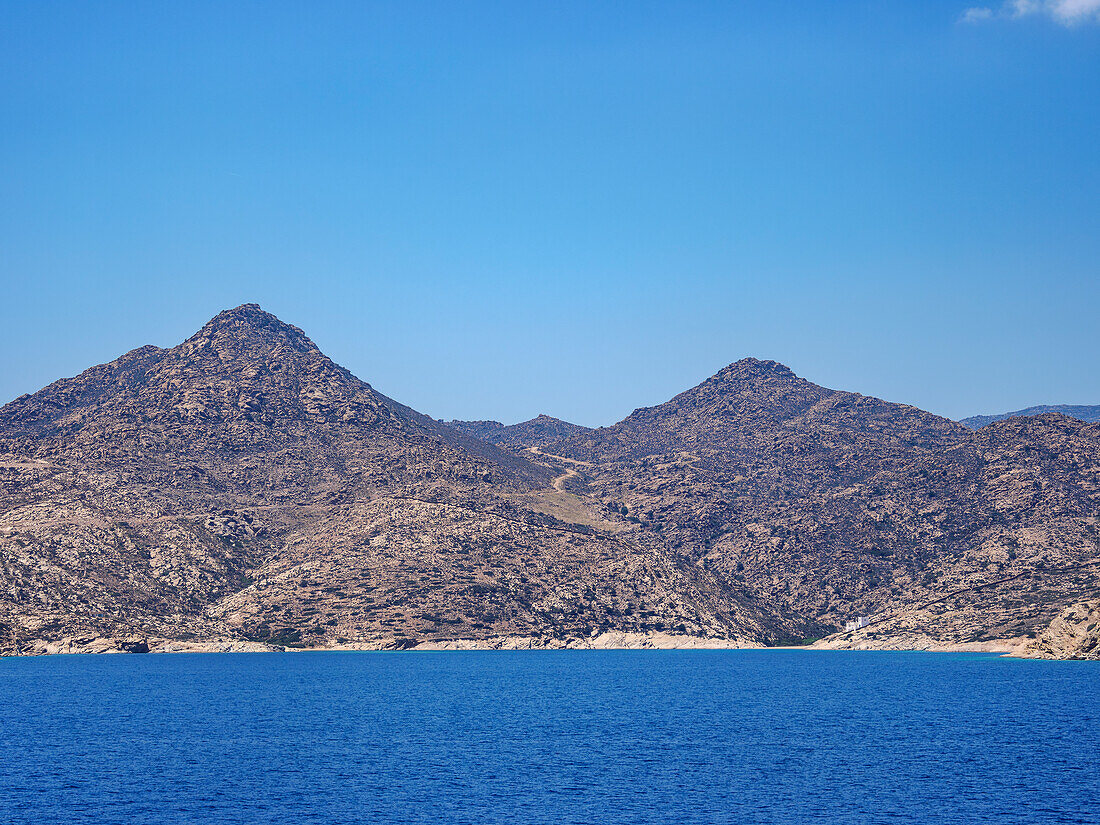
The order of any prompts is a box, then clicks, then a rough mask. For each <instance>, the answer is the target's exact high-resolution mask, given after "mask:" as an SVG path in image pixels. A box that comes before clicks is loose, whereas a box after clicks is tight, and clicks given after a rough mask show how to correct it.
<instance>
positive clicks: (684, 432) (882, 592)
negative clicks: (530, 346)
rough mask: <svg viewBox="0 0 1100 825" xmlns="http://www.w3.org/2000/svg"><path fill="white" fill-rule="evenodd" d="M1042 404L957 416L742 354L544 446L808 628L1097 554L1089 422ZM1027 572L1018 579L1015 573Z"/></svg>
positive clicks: (1080, 590)
mask: <svg viewBox="0 0 1100 825" xmlns="http://www.w3.org/2000/svg"><path fill="white" fill-rule="evenodd" d="M1098 429H1100V428H1098V427H1097V426H1096V425H1088V424H1084V423H1082V422H1079V421H1076V420H1072V419H1069V418H1066V417H1065V416H1061V415H1057V414H1049V415H1044V416H1040V417H1037V418H1028V419H1012V420H1010V421H1005V422H1001V423H998V424H995V425H993V426H990V427H987V428H985V429H983V430H981V431H978V432H976V433H975V432H971V431H969V430H967V429H966V428H964V427H963V426H961V425H960V424H957V423H955V422H951V421H948V420H946V419H942V418H938V417H936V416H934V415H930V414H929V413H925V412H923V411H921V410H917V409H915V408H913V407H907V406H904V405H898V404H890V403H887V402H885V401H881V400H879V399H875V398H867V397H865V396H860V395H856V394H853V393H846V392H837V391H833V390H828V389H825V388H822V387H819V386H816V385H814V384H811V383H809V382H807V381H804V380H802V379H800V378H798V377H797V376H795V375H794V374H793V373H792V372H791V371H790V370H788V369H787V368H786V367H783V366H782V365H780V364H776V363H774V362H768V361H757V360H755V359H747V360H745V361H740V362H737V363H736V364H732V365H731V366H729V367H727V368H726V369H724V370H722V371H721V372H720V373H718V374H717V375H716V376H714V377H712V378H710V379H708V380H707V381H704V382H703V383H702V384H700V385H699V386H698V387H695V388H693V389H691V390H688V391H687V392H684V393H681V394H680V395H678V396H676V398H674V399H672V400H671V401H669V402H667V403H666V404H662V405H659V406H657V407H652V408H647V409H641V410H636V411H635V412H634V413H633V414H631V415H630V416H629V417H628V418H626V419H625V420H623V421H622V422H620V423H618V424H616V425H615V426H613V427H609V428H603V429H599V430H594V431H592V432H590V433H587V434H585V435H582V436H579V437H574V438H570V439H567V440H564V441H562V442H559V443H558V444H551V445H547V446H546V447H544V448H543V452H545V453H552V454H557V455H560V456H563V457H566V458H569V459H572V460H574V461H575V462H581V464H578V465H577V466H578V467H581V474H582V475H583V476H585V477H586V480H587V482H588V486H589V489H590V490H592V491H593V492H594V494H595V495H597V496H598V497H600V498H602V499H603V500H604V501H607V502H610V504H611V506H612V508H614V507H615V506H616V505H619V506H620V511H621V512H622V513H623V514H624V515H627V516H628V517H629V518H633V519H635V520H636V521H637V522H638V523H639V524H640V525H642V526H643V527H645V528H648V529H649V530H650V531H652V532H653V533H654V534H656V535H659V536H661V537H662V538H664V539H665V540H666V541H668V542H669V543H670V545H671V546H672V547H673V548H675V549H676V550H677V551H678V552H680V553H681V554H683V555H685V556H686V557H688V558H690V559H692V560H694V561H696V562H697V563H698V564H699V565H701V566H703V567H704V568H706V569H708V570H710V571H711V572H713V573H714V574H715V575H716V576H718V577H720V578H721V579H723V580H725V581H728V582H731V584H732V585H735V586H741V587H745V588H747V589H748V591H749V592H750V593H752V594H753V595H754V596H755V597H756V598H757V600H758V601H759V602H760V603H762V604H767V605H769V607H771V608H772V609H774V610H776V611H777V612H779V613H780V614H782V615H784V616H786V618H787V620H788V622H789V623H790V624H792V625H795V626H797V627H798V628H799V633H801V634H804V635H805V636H811V637H816V636H821V635H824V634H827V633H831V632H833V631H834V630H835V629H836V628H838V627H843V625H844V621H845V619H847V618H851V617H853V616H856V615H868V614H882V613H884V612H890V611H896V610H900V609H903V608H904V609H913V608H914V607H915V606H916V605H919V604H922V603H924V602H927V601H930V600H932V599H935V598H937V597H938V596H940V595H942V594H946V593H950V592H953V591H956V590H960V589H966V588H973V587H975V586H977V585H980V584H983V583H985V582H990V581H994V580H997V579H1000V578H1004V577H1006V576H1012V575H1015V574H1017V573H1021V572H1026V571H1038V570H1045V569H1061V568H1068V567H1073V566H1074V565H1079V564H1081V563H1083V562H1088V561H1095V560H1097V559H1100V531H1098V526H1097V525H1098V522H1097V516H1098V514H1100V434H1098ZM1025 585H1026V587H1025ZM1020 587H1025V590H1026V592H1025V593H1023V594H1020V599H1016V600H1013V599H1008V600H1002V601H996V600H994V602H990V601H985V602H981V605H982V606H981V607H980V608H978V609H977V615H976V616H974V617H972V618H973V621H971V622H967V623H963V624H962V625H959V626H953V625H951V626H949V625H943V626H940V627H939V629H938V630H937V631H936V632H937V633H939V634H940V635H941V636H942V637H944V638H947V639H950V640H956V639H958V638H959V637H960V636H970V635H975V634H976V635H978V636H981V634H983V633H984V634H994V633H995V634H1001V635H1022V634H1025V633H1029V632H1030V633H1035V632H1038V630H1040V629H1042V628H1043V627H1045V626H1046V624H1049V622H1050V621H1051V620H1052V619H1053V617H1054V615H1055V614H1057V612H1058V611H1059V610H1060V609H1061V608H1062V606H1063V605H1065V604H1066V603H1067V602H1069V601H1072V600H1076V599H1079V598H1081V597H1082V595H1084V594H1087V593H1090V592H1092V593H1096V592H1100V591H1098V590H1097V576H1096V574H1095V572H1089V571H1082V572H1080V574H1077V573H1075V574H1074V575H1068V574H1067V575H1065V576H1061V577H1058V576H1054V575H1045V576H1043V577H1042V579H1041V580H1039V579H1036V580H1035V581H1034V582H1031V581H1030V580H1029V581H1028V582H1027V583H1022V584H1020Z"/></svg>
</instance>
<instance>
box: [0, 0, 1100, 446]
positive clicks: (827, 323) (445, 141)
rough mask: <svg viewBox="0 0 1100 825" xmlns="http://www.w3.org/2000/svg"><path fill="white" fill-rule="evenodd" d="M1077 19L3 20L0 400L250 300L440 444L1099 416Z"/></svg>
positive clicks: (953, 6)
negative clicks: (848, 400)
mask: <svg viewBox="0 0 1100 825" xmlns="http://www.w3.org/2000/svg"><path fill="white" fill-rule="evenodd" d="M1098 7H1100V0H1097V1H1096V2H1094V1H1093V0H1033V2H1026V3H1010V4H1007V5H1005V4H1003V3H1002V2H1001V0H996V2H993V3H985V4H983V3H981V2H977V1H976V0H969V2H884V1H882V2H880V1H878V0H876V2H821V1H820V0H809V1H808V2H804V3H794V2H772V0H768V2H764V0H760V2H755V3H750V2H741V3H733V2H715V3H693V2H668V3H644V2H638V1H637V0H630V2H622V3H599V2H578V3H570V2H547V3H535V2H531V3H515V2H505V3H499V4H496V3H472V2H443V3H418V2H407V1H403V2H395V3H371V2H349V3H336V2H328V3H316V2H303V3H294V4H288V3H275V2H262V3H255V4H252V3H223V2H212V3H192V2H178V0H173V2H164V3H157V2H133V3H83V2H81V3H75V2H74V3H53V2H42V1H39V2H33V3H27V2H3V3H2V4H0V12H2V14H0V287H2V290H0V402H6V401H8V400H10V399H12V398H14V397H16V396H18V395H20V394H21V393H24V392H32V391H34V390H36V389H38V388H40V387H41V386H43V385H45V384H47V383H49V382H51V381H53V380H55V379H57V378H59V377H62V376H66V375H72V374H75V373H77V372H80V371H81V370H82V369H84V368H86V367H88V366H90V365H92V364H95V363H100V362H103V361H107V360H111V359H113V358H115V357H117V356H118V355H119V354H121V353H122V352H124V351H126V350H129V349H132V348H134V347H137V346H140V345H142V344H146V343H154V344H158V345H160V346H171V345H174V344H176V343H178V342H179V341H181V340H183V339H184V338H186V337H187V336H189V335H190V334H192V333H193V332H194V331H195V330H196V329H198V328H199V327H200V326H201V325H202V324H203V323H204V322H205V321H206V320H207V319H208V318H209V317H211V316H213V315H214V314H215V313H217V312H218V311H219V310H221V309H224V308H226V307H230V306H235V305H237V304H241V303H245V302H250V301H255V302H258V303H260V304H261V305H262V306H263V307H264V308H265V309H267V310H269V311H271V312H274V313H275V314H277V315H279V316H280V317H281V318H283V319H284V320H286V321H288V322H290V323H293V324H296V325H298V326H300V327H302V328H303V329H304V330H305V331H306V332H307V333H308V334H309V335H310V336H311V337H312V338H313V339H314V340H315V341H316V342H317V344H318V345H319V346H320V347H321V348H322V349H323V350H325V351H326V352H327V353H328V354H329V355H330V356H332V357H333V358H334V359H335V360H336V361H338V362H340V363H341V364H343V365H345V366H347V367H348V368H349V369H351V370H352V371H353V372H354V373H356V374H357V375H358V376H360V377H361V378H363V379H364V380H366V381H369V382H370V383H371V384H373V385H374V386H375V387H376V388H378V389H379V390H381V391H382V392H384V393H386V394H388V395H390V396H392V397H394V398H396V399H398V400H400V401H402V402H404V403H406V404H410V405H411V406H413V407H415V408H417V409H419V410H421V411H422V412H425V413H428V414H430V415H433V416H436V417H443V418H451V417H458V418H496V419H500V420H503V421H506V422H511V421H517V420H521V419H524V418H529V417H531V416H533V415H535V414H537V413H539V412H546V413H549V414H552V415H556V416H559V417H562V418H566V419H569V420H572V421H576V422H578V423H582V424H588V425H593V426H594V425H601V424H610V423H612V422H614V421H616V420H618V419H619V418H621V417H623V416H624V415H626V414H628V413H629V412H630V411H631V410H632V409H634V408H635V407H639V406H643V405H649V404H654V403H659V402H661V401H663V400H666V399H667V398H669V397H671V396H672V395H673V394H675V393H676V392H679V391H681V390H683V389H686V388H687V387H689V386H692V385H694V384H696V383H698V382H699V381H700V380H702V379H703V378H705V377H706V376H708V375H710V374H712V373H714V372H715V371H717V370H718V369H720V368H721V367H722V366H724V365H725V364H727V363H729V362H731V361H735V360H737V359H739V358H742V357H744V356H749V355H751V356H756V357H760V358H774V359H776V360H779V361H782V362H784V363H786V364H788V365H789V366H790V367H791V368H792V369H794V370H795V371H796V372H798V373H799V374H800V375H803V376H805V377H807V378H809V379H811V380H813V381H816V382H817V383H820V384H824V385H826V386H830V387H836V388H841V389H851V390H856V391H859V392H863V393H867V394H871V395H878V396H881V397H884V398H887V399H890V400H895V401H904V402H907V403H912V404H916V405H918V406H921V407H924V408H926V409H929V410H932V411H933V412H937V413H940V414H943V415H947V416H950V417H961V416H964V415H969V414H973V413H986V412H999V411H1004V410H1009V409H1016V408H1019V407H1024V406H1028V405H1032V404H1042V403H1052V404H1053V403H1079V404H1080V403H1089V404H1100V364H1098V353H1100V13H1098V12H1097V8H1098Z"/></svg>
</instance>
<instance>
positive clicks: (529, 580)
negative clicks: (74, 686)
mask: <svg viewBox="0 0 1100 825" xmlns="http://www.w3.org/2000/svg"><path fill="white" fill-rule="evenodd" d="M552 477H553V471H552V470H551V469H549V468H546V467H542V466H539V465H536V464H532V463H530V462H528V461H526V460H524V459H523V458H520V457H517V456H516V455H515V454H514V453H511V452H508V451H504V450H501V449H499V448H497V447H495V446H493V445H491V444H488V443H486V442H484V441H480V440H478V439H474V438H470V437H469V436H466V435H464V434H462V433H460V432H457V431H455V430H453V429H451V428H448V427H444V426H442V425H440V424H438V423H436V422H434V421H432V420H431V419H430V418H428V417H426V416H423V415H420V414H419V413H416V412H414V411H413V410H410V409H409V408H407V407H405V406H403V405H401V404H398V403H397V402H395V401H393V400H391V399H389V398H387V397H385V396H384V395H382V394H380V393H378V392H377V391H375V390H374V389H372V388H371V387H370V386H369V385H368V384H366V383H364V382H363V381H360V380H359V379H357V378H356V377H354V376H353V375H351V374H350V373H349V372H348V371H347V370H345V369H343V368H341V367H339V366H337V365H336V364H334V363H333V362H332V361H331V360H329V359H328V358H326V357H325V356H324V355H323V354H322V353H321V352H320V351H319V350H318V349H317V347H316V346H315V345H314V344H313V342H312V341H310V340H309V338H307V337H306V336H305V334H304V333H302V331H301V330H299V329H297V328H295V327H292V326H290V325H287V324H284V323H282V322H281V321H279V320H278V319H277V318H275V317H274V316H272V315H270V314H268V313H265V312H263V311H262V310H260V308H259V307H257V306H255V305H245V306H242V307H238V308H237V309H234V310H230V311H227V312H223V313H221V314H220V315H218V316H217V317H216V318H214V319H213V320H211V321H210V322H209V323H208V324H207V325H206V326H205V327H203V329H202V330H200V331H199V332H198V333H197V334H196V335H194V336H193V337H192V338H190V339H188V340H187V341H185V342H183V343H182V344H180V345H179V346H176V347H173V348H171V349H166V350H165V349H159V348H157V347H152V346H149V347H143V348H141V349H137V350H134V351H133V352H130V353H127V354H126V355H124V356H122V357H121V358H119V359H118V360H116V361H114V362H112V363H110V364H105V365H102V366H98V367H94V368H92V369H90V370H88V371H86V372H84V373H82V374H81V375H79V376H77V377H75V378H71V379H66V380H63V381H58V382H57V383H55V384H52V385H50V386H49V387H47V388H45V389H44V390H42V391H40V392H38V393H35V394H34V395H30V396H24V397H22V398H19V399H16V400H15V401H13V402H11V403H10V404H8V405H6V406H5V407H3V408H0V649H7V650H11V649H15V650H33V649H40V648H42V646H43V644H45V643H48V642H53V641H57V640H59V639H62V638H70V639H71V638H78V639H83V640H87V641H89V642H92V641H94V640H96V639H97V638H99V637H112V638H137V639H148V638H161V639H165V638H167V639H182V640H190V639H237V640H253V641H263V642H271V643H277V644H284V643H285V644H296V645H318V644H335V643H377V644H404V642H403V641H400V640H406V639H419V640H438V639H448V638H460V637H461V638H469V637H473V638H479V637H485V636H496V635H501V634H520V633H522V634H527V635H536V636H537V635H545V636H555V637H561V636H568V635H570V634H573V635H578V634H589V633H592V632H595V631H599V630H601V629H615V630H623V631H631V632H648V631H657V630H660V631H666V630H667V631H677V630H678V631H679V632H682V633H687V634H695V635H710V634H717V635H721V636H738V635H739V634H740V635H745V636H748V635H753V636H757V635H760V634H762V633H763V634H767V633H768V632H769V631H768V629H767V626H768V625H769V623H770V622H771V620H770V619H768V618H767V617H765V616H764V614H763V612H762V611H761V610H760V609H758V608H756V607H755V606H751V605H749V606H744V605H742V604H741V603H740V600H739V597H738V596H737V595H736V594H734V593H732V592H731V591H729V590H728V589H727V588H725V587H724V586H720V585H719V584H718V583H717V582H716V581H715V580H714V579H713V577H711V576H710V575H709V574H707V573H706V572H705V571H702V570H700V569H698V568H695V567H694V566H692V565H691V564H689V563H686V562H685V561H683V560H682V559H681V558H680V557H678V556H676V555H674V554H670V553H668V552H667V548H665V547H664V546H663V544H662V543H661V542H659V541H654V540H652V538H651V537H649V536H646V535H642V534H638V535H637V536H633V535H620V533H629V531H624V530H623V525H624V524H627V523H625V522H621V519H619V518H618V517H617V515H616V514H611V513H610V512H609V511H608V510H607V509H606V508H603V507H601V506H599V505H598V504H597V503H588V502H585V501H581V500H579V499H578V500H576V501H571V502H570V506H569V507H568V508H563V507H556V506H555V505H556V502H555V501H554V500H553V497H554V496H555V495H558V493H557V491H556V490H554V489H553V488H552V487H551V485H550V482H551V480H552ZM562 495H564V494H562ZM554 513H568V514H569V516H570V517H571V518H572V519H573V521H568V522H567V521H563V520H562V519H560V518H558V517H557V516H555V515H554ZM593 525H596V526H593Z"/></svg>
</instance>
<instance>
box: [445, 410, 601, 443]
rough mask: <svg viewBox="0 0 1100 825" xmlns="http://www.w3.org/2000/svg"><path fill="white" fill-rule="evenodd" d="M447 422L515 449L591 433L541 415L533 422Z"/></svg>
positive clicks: (558, 419)
mask: <svg viewBox="0 0 1100 825" xmlns="http://www.w3.org/2000/svg"><path fill="white" fill-rule="evenodd" d="M444 423H445V424H446V425H447V426H448V427H451V428H452V429H455V430H458V431H459V432H463V433H466V434H467V435H471V436H473V437H474V438H480V439H481V440H482V441H488V442H489V443H490V444H495V445H497V446H498V447H505V448H507V449H511V450H526V449H529V448H531V447H545V446H546V445H547V444H550V443H552V442H555V441H561V440H562V439H563V438H571V437H573V436H577V435H583V434H584V433H587V432H591V430H589V428H588V427H582V426H581V425H580V424H570V423H569V422H568V421H562V420H561V419H560V418H553V417H552V416H549V415H539V416H538V417H536V418H532V419H531V420H530V421H521V422H520V423H519V424H507V425H505V424H501V423H500V422H499V421H446V422H444Z"/></svg>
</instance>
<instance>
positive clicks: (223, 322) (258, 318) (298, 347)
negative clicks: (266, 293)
mask: <svg viewBox="0 0 1100 825" xmlns="http://www.w3.org/2000/svg"><path fill="white" fill-rule="evenodd" d="M181 346H182V347H184V349H185V351H186V352H188V353H193V352H198V351H200V350H203V349H209V350H213V351H214V352H216V353H217V354H218V355H219V357H221V359H222V360H228V359H231V358H237V357H240V356H242V355H254V354H257V350H260V351H263V350H266V351H267V352H268V353H276V352H279V351H286V350H288V349H289V350H293V351H295V352H299V353H303V354H306V353H309V354H318V355H319V354H320V351H319V350H318V349H317V346H316V345H315V344H314V343H313V342H312V341H311V340H310V339H309V338H308V337H307V336H306V334H305V333H304V332H302V330H300V329H298V327H296V326H293V325H291V324H288V323H285V322H284V321H281V320H279V319H278V318H277V317H276V316H274V315H272V314H271V313H270V312H265V311H264V310H263V309H261V308H260V305H259V304H241V305H240V306H238V307H234V308H233V309H227V310H223V311H222V312H219V313H218V314H217V315H215V316H214V317H213V318H211V319H210V320H209V321H207V322H206V324H205V325H204V326H203V328H202V329H200V330H199V331H198V332H196V333H195V334H194V335H192V336H191V337H190V338H188V339H187V340H186V341H184V343H183V344H182V345H181Z"/></svg>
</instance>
